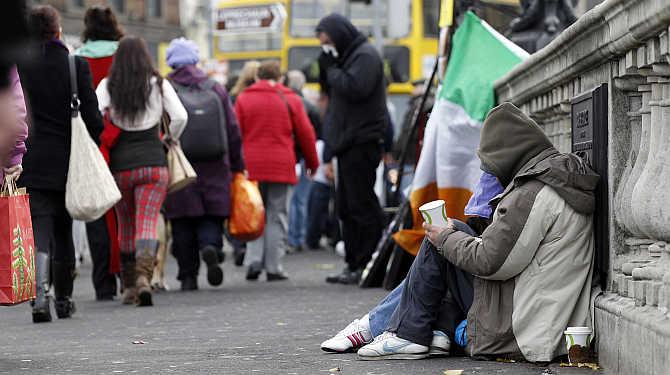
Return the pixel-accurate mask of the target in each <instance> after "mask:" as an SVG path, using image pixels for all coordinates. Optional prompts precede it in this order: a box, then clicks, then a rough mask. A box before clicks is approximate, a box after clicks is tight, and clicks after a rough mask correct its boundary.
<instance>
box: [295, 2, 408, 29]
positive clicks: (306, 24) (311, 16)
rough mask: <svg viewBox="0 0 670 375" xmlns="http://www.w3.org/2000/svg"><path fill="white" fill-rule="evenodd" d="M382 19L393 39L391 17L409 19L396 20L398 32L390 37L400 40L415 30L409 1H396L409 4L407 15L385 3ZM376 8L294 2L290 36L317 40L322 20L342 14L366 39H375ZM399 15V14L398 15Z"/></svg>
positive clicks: (368, 5)
mask: <svg viewBox="0 0 670 375" xmlns="http://www.w3.org/2000/svg"><path fill="white" fill-rule="evenodd" d="M381 3H382V7H381V15H380V18H381V20H382V22H383V24H382V34H383V35H384V36H385V37H389V30H388V29H389V25H388V24H387V20H388V19H391V18H390V17H388V14H393V15H394V17H398V15H402V17H407V20H398V19H397V18H394V26H395V27H394V30H392V31H393V32H392V34H393V35H391V36H390V37H393V38H400V37H404V36H407V35H409V32H410V27H411V22H410V20H411V15H412V12H411V3H410V2H409V1H406V0H403V1H395V3H406V5H405V6H406V7H407V10H406V11H403V12H390V10H389V9H388V2H387V1H382V2H381ZM373 11H374V8H373V7H372V5H371V4H366V3H365V2H355V3H351V2H348V1H342V0H293V1H291V14H290V27H289V29H290V34H291V36H292V37H296V38H313V37H314V35H315V34H314V30H315V29H316V26H317V25H318V23H319V20H320V19H321V17H323V16H325V15H327V14H330V13H333V12H335V13H340V14H342V15H344V16H346V17H347V18H349V19H350V20H351V22H352V23H353V24H354V25H356V27H357V28H358V29H359V30H361V32H362V33H363V34H364V35H366V36H372V24H373V20H374V13H373ZM396 14H397V15H396ZM398 25H403V26H402V28H404V29H405V30H397V27H398Z"/></svg>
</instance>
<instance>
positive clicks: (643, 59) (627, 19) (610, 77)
mask: <svg viewBox="0 0 670 375" xmlns="http://www.w3.org/2000/svg"><path fill="white" fill-rule="evenodd" d="M669 26H670V1H667V0H636V1H626V0H606V1H605V2H603V3H602V4H600V5H599V6H597V7H596V8H594V9H592V10H591V11H589V12H588V13H586V14H585V15H584V16H582V17H581V18H580V19H579V20H578V21H577V22H576V23H575V24H574V25H572V26H571V27H570V28H568V29H567V30H565V31H564V32H563V33H562V34H561V35H560V36H559V37H558V38H557V39H556V40H554V41H553V42H552V43H551V44H550V45H549V46H547V47H546V48H544V49H543V50H541V51H538V52H537V53H535V54H534V55H532V56H531V57H530V58H529V59H528V60H527V61H525V62H524V63H522V64H521V65H520V66H518V67H517V68H515V69H514V70H513V71H512V72H510V73H509V74H508V75H507V76H505V77H503V78H502V79H501V80H500V81H498V82H497V83H496V92H497V95H498V101H499V102H503V101H511V102H514V103H515V104H517V105H518V106H519V107H520V108H521V109H522V110H523V111H524V112H526V113H527V114H529V115H530V116H531V117H533V118H534V119H535V120H536V121H537V122H538V123H539V124H540V125H541V126H542V127H543V128H544V129H545V131H546V132H547V134H548V135H549V137H550V138H551V139H552V141H553V142H554V143H555V145H556V146H557V148H558V149H559V150H561V151H563V152H569V151H570V150H571V104H570V101H571V99H572V98H574V97H576V96H577V95H579V94H581V93H584V92H587V91H589V90H591V89H593V88H595V87H597V86H600V85H601V84H603V83H607V84H608V100H609V102H608V113H607V117H608V121H607V123H608V133H609V141H608V154H609V160H608V164H609V166H608V171H607V173H608V175H609V176H608V185H609V191H608V197H609V198H608V199H609V207H610V209H609V213H607V215H608V217H609V248H610V254H609V270H608V281H607V291H606V293H604V294H603V295H602V296H600V297H598V299H597V300H596V310H595V321H596V329H597V333H598V335H599V339H598V341H597V342H598V350H599V355H600V362H601V365H603V366H604V367H605V368H606V370H607V372H608V373H613V374H621V375H644V374H654V375H667V374H670V355H669V354H670V314H669V311H670V245H667V246H666V242H669V243H670V64H669V63H670V29H669Z"/></svg>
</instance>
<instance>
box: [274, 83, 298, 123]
mask: <svg viewBox="0 0 670 375" xmlns="http://www.w3.org/2000/svg"><path fill="white" fill-rule="evenodd" d="M276 91H277V94H278V95H279V97H280V98H281V100H282V101H283V102H284V104H286V109H288V120H289V121H290V122H291V128H292V129H293V132H294V133H295V124H294V123H293V110H292V109H291V105H290V104H289V102H288V100H287V99H286V96H285V95H284V93H283V92H281V89H276Z"/></svg>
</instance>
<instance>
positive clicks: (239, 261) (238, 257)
mask: <svg viewBox="0 0 670 375" xmlns="http://www.w3.org/2000/svg"><path fill="white" fill-rule="evenodd" d="M246 254H247V249H245V248H243V247H239V248H237V247H236V248H235V249H234V250H233V256H234V257H235V265H236V266H238V267H242V265H243V264H244V256H245V255H246Z"/></svg>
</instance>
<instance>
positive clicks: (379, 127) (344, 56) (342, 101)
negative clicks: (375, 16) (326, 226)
mask: <svg viewBox="0 0 670 375" xmlns="http://www.w3.org/2000/svg"><path fill="white" fill-rule="evenodd" d="M316 32H317V36H318V38H319V40H320V41H321V45H322V47H323V52H322V53H321V55H320V56H319V69H320V81H321V82H320V83H321V88H322V91H323V92H324V93H325V94H326V95H327V96H328V98H329V108H328V113H327V115H326V117H327V121H326V122H327V123H328V126H327V127H326V137H325V139H326V142H327V145H328V147H329V149H330V152H331V153H332V154H333V155H334V156H335V157H337V167H338V171H337V172H338V184H337V199H336V201H337V207H338V214H339V217H340V220H341V221H342V236H343V238H344V244H345V248H346V262H347V267H346V268H345V269H344V270H343V271H342V273H340V274H337V275H332V276H329V277H328V278H327V280H326V281H328V282H331V283H343V284H357V283H358V281H359V280H360V277H361V274H362V271H363V269H364V268H365V266H366V264H367V263H368V261H369V260H370V258H371V257H372V253H373V252H374V249H375V247H376V245H377V242H378V241H379V238H380V237H381V233H382V228H383V222H382V221H383V213H382V209H381V206H380V204H379V201H378V199H377V196H376V195H375V192H374V185H375V180H376V169H377V167H378V166H379V163H380V161H381V156H382V143H383V138H384V134H385V131H386V126H387V108H386V88H385V87H386V86H385V84H384V67H383V63H382V59H381V57H380V56H379V53H378V52H377V50H375V48H374V47H373V46H372V45H371V44H370V43H368V41H367V38H366V37H365V36H364V35H363V34H362V33H361V32H359V31H358V30H357V29H356V27H355V26H354V25H352V23H351V22H350V21H349V20H348V19H346V18H345V17H343V16H341V15H339V14H331V15H329V16H326V17H324V18H323V19H322V20H321V21H320V22H319V24H318V26H317V28H316ZM328 161H329V158H326V162H328Z"/></svg>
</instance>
